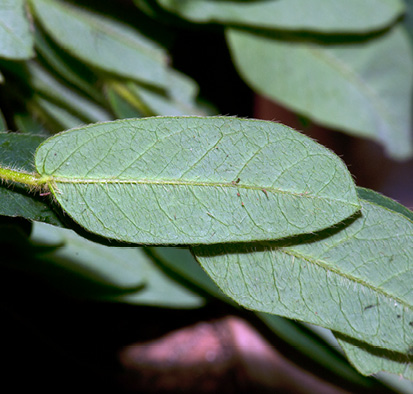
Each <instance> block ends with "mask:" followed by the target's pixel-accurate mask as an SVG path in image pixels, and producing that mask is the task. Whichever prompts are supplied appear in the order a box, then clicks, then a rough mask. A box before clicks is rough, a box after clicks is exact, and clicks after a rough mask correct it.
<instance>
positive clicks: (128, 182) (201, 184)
mask: <svg viewBox="0 0 413 394" xmlns="http://www.w3.org/2000/svg"><path fill="white" fill-rule="evenodd" d="M59 183H66V184H67V183H68V184H77V185H79V184H84V185H87V184H102V185H108V184H109V185H117V184H122V185H151V186H152V185H154V186H199V187H216V188H225V187H227V188H233V189H236V190H253V191H260V192H261V193H263V194H265V196H267V193H268V194H271V193H272V194H277V193H278V194H288V195H292V196H296V197H300V198H312V199H317V200H327V201H335V202H342V203H343V204H346V205H350V206H354V207H357V208H360V206H359V205H358V204H355V203H352V202H349V201H347V200H342V199H339V198H332V197H324V196H317V195H314V194H309V193H306V192H293V191H290V190H282V189H276V188H272V187H263V186H254V185H240V184H234V183H232V182H231V183H219V182H197V181H184V180H162V179H159V180H157V179H116V178H107V179H102V178H100V179H93V178H66V177H56V176H52V177H51V179H50V185H51V186H53V185H54V184H59Z"/></svg>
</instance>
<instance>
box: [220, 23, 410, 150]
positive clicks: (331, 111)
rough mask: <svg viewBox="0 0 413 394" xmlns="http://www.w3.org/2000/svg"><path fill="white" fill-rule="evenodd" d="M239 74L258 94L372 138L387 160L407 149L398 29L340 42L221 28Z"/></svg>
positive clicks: (405, 80) (404, 46)
mask: <svg viewBox="0 0 413 394" xmlns="http://www.w3.org/2000/svg"><path fill="white" fill-rule="evenodd" d="M227 39H228V44H229V46H230V48H231V52H232V56H233V59H234V62H235V64H236V66H237V68H238V70H239V72H240V74H241V75H242V76H243V78H244V79H245V80H246V81H247V82H248V83H249V84H250V85H251V86H252V87H253V88H254V89H255V90H256V91H258V92H260V93H261V94H264V95H266V96H268V97H269V98H271V99H274V100H276V101H278V102H280V103H281V104H283V105H285V106H287V107H288V108H290V109H292V110H293V111H296V112H298V113H300V114H303V115H305V116H307V117H308V118H310V119H312V120H314V121H316V122H318V123H320V124H322V125H326V126H328V127H332V128H337V129H339V130H342V131H345V132H348V133H351V134H355V135H358V136H362V137H366V138H371V139H374V140H376V141H378V142H380V143H381V144H383V145H384V146H385V148H386V150H387V151H388V153H389V154H390V155H391V156H393V157H395V158H406V157H409V156H410V155H411V154H412V152H413V144H412V133H411V98H412V86H413V60H412V55H411V47H410V43H409V41H408V39H407V36H406V34H405V31H404V30H402V28H400V27H397V28H394V29H392V30H391V31H390V32H388V33H386V34H384V35H381V36H380V37H378V38H376V39H373V40H368V41H363V42H358V43H347V44H343V43H340V44H329V45H326V44H324V45H323V44H317V43H310V42H300V41H288V40H278V39H276V38H274V37H273V38H271V37H269V36H264V35H258V34H255V33H252V32H248V31H240V30H235V29H228V31H227Z"/></svg>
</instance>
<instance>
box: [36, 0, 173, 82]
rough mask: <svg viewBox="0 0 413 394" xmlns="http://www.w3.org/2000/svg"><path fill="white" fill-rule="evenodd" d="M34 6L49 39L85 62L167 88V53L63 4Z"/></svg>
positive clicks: (47, 0)
mask: <svg viewBox="0 0 413 394" xmlns="http://www.w3.org/2000/svg"><path fill="white" fill-rule="evenodd" d="M31 4H32V7H33V8H34V10H35V13H36V16H37V17H38V18H39V20H40V22H41V24H42V25H43V27H44V28H45V30H46V31H47V32H48V33H49V34H50V36H51V37H52V38H53V39H54V40H55V41H56V42H57V43H59V45H61V46H62V48H64V49H66V50H67V51H68V52H70V53H71V54H72V55H74V56H76V57H77V58H79V59H81V60H82V61H84V62H86V63H88V64H90V65H92V66H95V67H97V68H98V69H101V70H104V71H106V72H109V73H113V74H117V75H120V76H123V77H126V78H131V79H136V80H138V81H142V82H146V83H150V84H153V85H155V86H165V85H166V73H165V69H166V62H167V57H166V54H165V52H164V50H163V49H162V48H160V47H159V45H157V44H156V43H155V42H153V41H151V40H149V39H148V38H147V37H145V36H143V35H141V34H139V32H138V31H136V30H134V29H132V28H130V27H128V26H126V25H124V24H122V23H120V22H116V21H114V20H112V19H108V18H106V17H103V16H102V15H98V14H92V13H90V12H87V11H85V10H83V9H80V8H77V7H74V6H72V5H69V4H67V3H63V2H60V1H55V0H35V1H34V0H31Z"/></svg>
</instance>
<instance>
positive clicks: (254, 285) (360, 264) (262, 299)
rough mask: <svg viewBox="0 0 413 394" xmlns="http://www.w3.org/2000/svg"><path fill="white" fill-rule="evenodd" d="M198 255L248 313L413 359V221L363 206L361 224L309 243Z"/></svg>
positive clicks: (209, 249) (199, 250) (205, 250)
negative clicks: (329, 332) (286, 320)
mask: <svg viewBox="0 0 413 394" xmlns="http://www.w3.org/2000/svg"><path fill="white" fill-rule="evenodd" d="M300 241H301V242H300ZM194 252H195V254H196V255H197V258H198V260H199V261H200V263H201V264H202V266H203V267H204V268H205V270H206V271H207V272H208V273H209V275H210V276H211V277H212V278H213V279H214V280H215V281H216V282H217V284H218V285H219V286H220V287H221V289H222V290H223V291H224V292H225V293H226V294H227V295H229V296H230V297H232V298H233V299H234V300H236V301H237V302H238V303H240V304H241V305H243V306H245V307H247V308H250V309H254V310H258V311H264V312H269V313H274V314H278V315H282V316H286V317H289V318H293V319H298V320H302V321H306V322H309V323H313V324H317V325H320V326H323V327H326V328H329V329H331V330H334V331H337V332H339V333H342V334H344V335H346V336H349V337H351V338H353V339H354V340H357V341H359V342H361V343H367V344H370V345H373V346H377V347H380V348H384V349H387V350H391V351H395V352H398V353H401V354H410V353H411V350H412V346H413V289H412V286H411V284H412V283H413V221H411V220H410V219H408V218H407V217H405V216H403V215H400V214H399V213H395V212H394V211H392V210H389V209H388V208H385V207H383V206H381V205H377V204H375V203H372V202H369V201H367V200H362V210H361V216H360V217H359V218H357V219H353V221H351V222H349V223H346V224H342V225H341V227H340V226H339V227H337V228H336V229H335V230H332V229H329V230H327V231H325V232H324V233H323V232H322V233H320V234H319V235H317V236H314V237H310V238H308V239H307V240H305V239H297V240H296V239H292V240H289V241H288V240H287V241H285V242H279V243H274V244H266V245H263V244H261V245H260V244H255V245H253V244H246V245H237V246H230V245H222V246H219V247H217V246H203V247H202V246H199V247H196V248H194Z"/></svg>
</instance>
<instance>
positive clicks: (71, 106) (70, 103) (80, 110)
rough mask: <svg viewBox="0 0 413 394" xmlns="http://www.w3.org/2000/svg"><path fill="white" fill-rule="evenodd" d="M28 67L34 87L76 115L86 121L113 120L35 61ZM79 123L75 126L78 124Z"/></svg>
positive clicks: (101, 109)
mask: <svg viewBox="0 0 413 394" xmlns="http://www.w3.org/2000/svg"><path fill="white" fill-rule="evenodd" d="M27 69H28V72H29V75H30V83H31V86H32V87H33V89H34V90H35V91H36V92H37V93H39V94H41V95H42V96H43V97H46V98H47V99H48V100H51V101H53V102H54V103H55V104H57V105H59V106H61V107H64V108H65V109H67V110H68V111H69V112H71V113H73V114H74V115H75V116H78V117H80V118H81V119H83V120H84V122H85V123H93V122H102V121H107V120H111V119H112V118H111V115H110V114H109V113H108V112H107V111H106V110H105V109H103V108H102V107H100V106H99V105H97V104H96V103H94V102H93V101H91V100H88V99H87V98H86V97H84V96H82V95H80V94H78V93H77V92H75V91H74V90H73V89H71V88H69V86H67V85H64V84H62V83H60V82H59V81H58V80H57V79H56V78H55V77H54V76H53V75H52V74H51V73H49V72H48V71H47V70H46V69H44V68H43V67H41V66H40V65H39V64H37V63H35V62H28V64H27ZM78 125H79V124H78V123H77V124H76V125H75V126H78Z"/></svg>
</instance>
